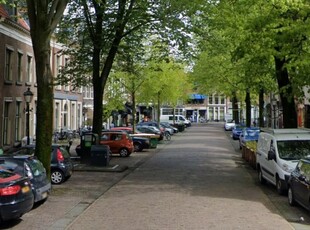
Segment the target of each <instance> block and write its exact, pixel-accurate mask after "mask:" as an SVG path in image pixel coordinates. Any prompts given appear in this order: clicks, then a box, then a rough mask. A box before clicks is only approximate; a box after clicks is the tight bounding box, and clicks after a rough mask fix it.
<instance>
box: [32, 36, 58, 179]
mask: <svg viewBox="0 0 310 230" xmlns="http://www.w3.org/2000/svg"><path fill="white" fill-rule="evenodd" d="M44 40H45V38H43V39H42V40H40V39H39V38H38V37H37V38H36V42H37V43H38V45H34V53H35V59H36V74H37V84H38V87H37V92H38V100H37V109H36V118H37V126H36V152H35V154H36V156H37V157H38V159H39V160H40V161H41V162H42V163H43V165H44V167H45V169H46V171H47V175H50V172H51V171H50V169H51V167H50V165H51V141H52V133H53V99H54V94H53V85H52V84H51V83H52V82H53V76H52V74H51V69H50V43H49V40H48V42H45V41H44ZM48 178H49V177H48Z"/></svg>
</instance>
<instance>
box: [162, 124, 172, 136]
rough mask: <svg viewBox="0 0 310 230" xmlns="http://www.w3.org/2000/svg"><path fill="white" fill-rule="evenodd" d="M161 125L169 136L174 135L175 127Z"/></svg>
mask: <svg viewBox="0 0 310 230" xmlns="http://www.w3.org/2000/svg"><path fill="white" fill-rule="evenodd" d="M159 125H160V127H162V128H163V129H164V132H167V133H168V134H170V136H171V135H173V134H174V127H173V128H172V126H170V125H165V124H162V123H160V124H159Z"/></svg>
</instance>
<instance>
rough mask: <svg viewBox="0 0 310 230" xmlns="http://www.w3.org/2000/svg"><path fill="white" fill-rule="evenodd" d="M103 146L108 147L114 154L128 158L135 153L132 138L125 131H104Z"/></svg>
mask: <svg viewBox="0 0 310 230" xmlns="http://www.w3.org/2000/svg"><path fill="white" fill-rule="evenodd" d="M100 144H101V145H108V146H109V147H110V150H111V153H112V154H119V155H120V156H121V157H128V156H130V154H131V153H132V152H133V151H134V145H133V141H132V138H131V137H130V136H129V134H128V133H126V132H125V131H122V132H120V131H104V132H102V135H101V138H100Z"/></svg>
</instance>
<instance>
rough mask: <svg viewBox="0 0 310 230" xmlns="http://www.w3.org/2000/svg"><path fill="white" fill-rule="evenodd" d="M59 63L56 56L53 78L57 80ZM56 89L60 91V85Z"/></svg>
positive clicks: (58, 58)
mask: <svg viewBox="0 0 310 230" xmlns="http://www.w3.org/2000/svg"><path fill="white" fill-rule="evenodd" d="M60 61H61V59H60V56H59V55H56V63H55V65H56V66H55V76H54V77H55V79H57V76H58V73H59V69H60ZM56 89H58V90H61V85H57V86H56Z"/></svg>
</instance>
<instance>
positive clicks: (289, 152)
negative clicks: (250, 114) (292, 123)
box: [256, 129, 310, 194]
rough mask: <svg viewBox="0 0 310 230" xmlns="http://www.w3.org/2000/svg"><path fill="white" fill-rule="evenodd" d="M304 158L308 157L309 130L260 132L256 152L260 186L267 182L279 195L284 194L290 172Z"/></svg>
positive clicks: (309, 144)
mask: <svg viewBox="0 0 310 230" xmlns="http://www.w3.org/2000/svg"><path fill="white" fill-rule="evenodd" d="M305 156H310V130H307V129H271V130H262V132H261V133H260V134H259V138H258V142H257V150H256V166H257V170H258V179H259V181H260V182H261V183H262V184H264V183H265V182H266V181H268V182H269V183H271V184H273V185H275V186H276V188H277V191H278V193H279V194H284V193H285V192H286V191H287V182H288V178H289V176H290V174H291V172H292V171H293V170H294V169H295V167H296V165H297V163H298V160H299V159H300V158H303V157H305Z"/></svg>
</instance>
